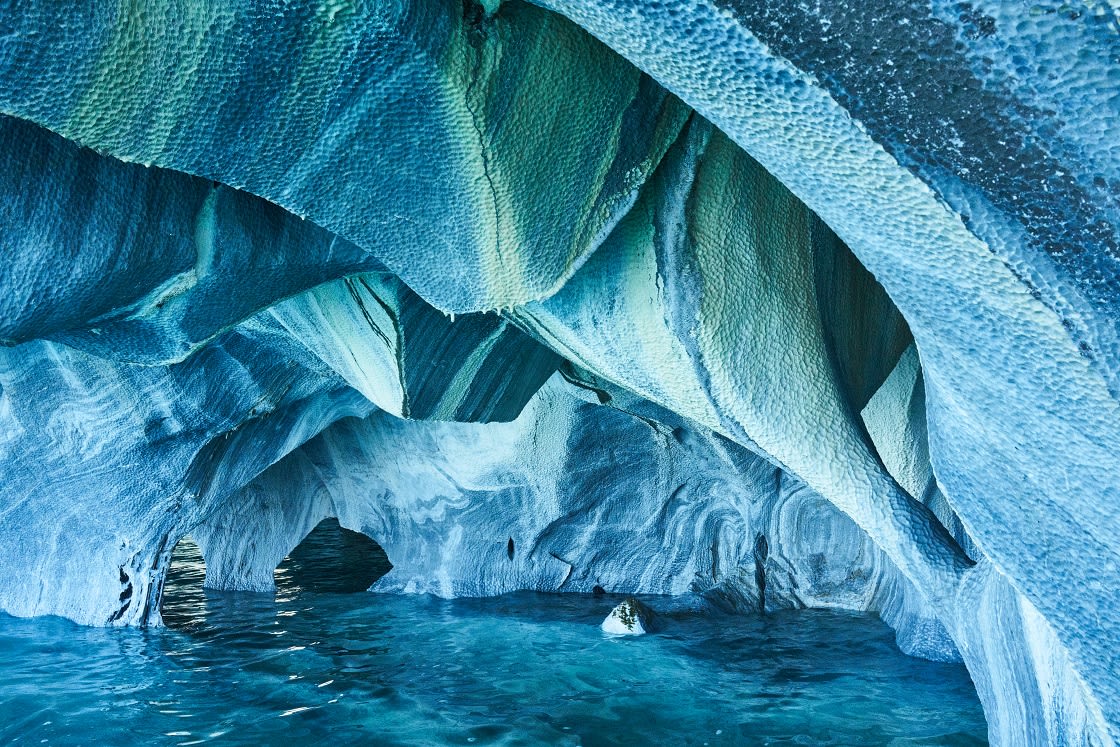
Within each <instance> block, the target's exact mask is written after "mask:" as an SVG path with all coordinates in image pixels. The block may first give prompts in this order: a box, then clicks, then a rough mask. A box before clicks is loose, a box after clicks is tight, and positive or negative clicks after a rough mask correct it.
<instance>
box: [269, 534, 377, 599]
mask: <svg viewBox="0 0 1120 747" xmlns="http://www.w3.org/2000/svg"><path fill="white" fill-rule="evenodd" d="M392 567H393V565H392V564H391V563H390V562H389V557H388V556H387V555H386V554H385V551H384V550H382V549H381V546H380V545H378V544H377V543H376V542H374V541H373V540H372V539H370V538H369V537H367V536H366V535H364V534H362V533H361V532H352V531H350V530H349V529H344V528H343V527H342V526H340V525H339V523H338V519H324V520H323V521H322V522H320V523H319V526H317V527H315V528H314V529H312V530H311V533H310V534H308V535H307V536H306V537H305V538H304V540H303V542H300V543H299V546H298V547H296V549H294V550H292V552H291V553H289V555H288V557H286V558H284V560H283V562H281V563H280V565H279V566H278V567H277V568H276V573H275V578H276V591H277V593H299V592H301V591H310V592H317V593H333V594H349V593H354V592H359V591H365V590H366V589H368V588H369V587H370V585H371V584H373V582H374V581H376V580H377V579H379V578H381V577H382V576H384V575H385V574H386V573H388V572H389V571H390V570H391V569H392Z"/></svg>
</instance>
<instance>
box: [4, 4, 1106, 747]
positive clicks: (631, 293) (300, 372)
mask: <svg viewBox="0 0 1120 747" xmlns="http://www.w3.org/2000/svg"><path fill="white" fill-rule="evenodd" d="M543 4H544V5H547V6H548V8H549V9H548V10H545V9H543V8H541V7H536V6H533V5H529V4H526V3H523V2H519V1H518V0H511V1H510V2H502V3H498V2H487V3H484V4H476V3H474V2H471V1H470V0H468V1H467V2H463V3H458V2H445V1H444V0H406V1H404V2H400V3H370V4H366V3H361V2H359V3H326V4H323V5H321V6H317V7H314V8H312V7H310V6H308V7H304V6H299V7H296V6H292V5H288V4H285V3H271V2H268V3H259V2H240V3H231V4H226V5H223V6H221V7H218V6H217V5H211V4H201V5H194V6H191V8H190V9H184V8H181V7H179V6H178V5H177V4H174V3H164V2H154V3H146V4H144V7H143V8H134V7H131V6H128V7H124V6H122V7H120V8H118V7H110V6H108V5H103V6H98V7H97V8H95V9H93V10H91V9H90V8H87V7H85V6H81V7H79V6H78V5H77V4H75V5H73V6H72V7H66V6H65V5H64V6H59V5H58V4H56V3H46V2H39V1H37V0H32V1H31V2H24V3H3V2H0V166H2V168H0V225H2V226H3V230H4V252H3V253H2V255H0V339H2V341H3V342H4V344H5V345H6V347H4V348H2V349H0V609H3V610H4V611H7V612H9V613H12V614H17V615H42V614H57V615H64V616H67V617H70V618H72V619H75V620H78V621H80V622H83V623H90V624H149V623H157V622H158V621H159V613H158V602H159V598H160V590H161V585H162V583H163V577H164V572H165V570H166V564H167V561H168V558H169V556H170V553H171V550H172V548H173V547H174V545H175V543H176V542H177V541H178V540H179V539H180V538H181V537H182V536H185V535H186V534H188V533H190V534H192V535H193V536H194V537H195V538H196V539H197V540H198V541H199V544H200V545H201V546H202V548H203V550H204V553H205V556H206V560H207V564H208V583H209V584H211V585H213V586H217V587H223V588H246V589H266V588H269V587H270V585H271V572H272V569H273V568H274V567H275V565H276V563H278V562H279V560H280V559H281V558H283V557H284V555H285V554H286V553H287V552H288V551H290V550H291V549H292V548H293V547H294V546H295V545H296V544H298V542H299V540H300V539H301V538H302V537H303V536H304V535H305V534H306V533H307V532H308V531H310V529H311V528H312V527H314V526H315V524H316V523H317V522H318V521H319V520H321V519H322V518H324V517H327V516H336V517H337V518H338V519H339V521H340V523H341V524H342V525H343V526H345V527H348V528H350V529H354V530H357V531H362V532H364V533H366V534H368V535H369V536H370V537H372V538H373V539H375V540H377V541H378V542H379V543H380V544H381V545H382V547H384V548H385V550H386V551H387V552H388V555H389V558H390V560H391V561H392V563H393V566H394V568H393V571H392V572H391V573H389V574H388V575H387V576H385V577H384V578H382V579H380V580H379V581H378V582H377V583H376V584H375V587H374V588H375V590H377V591H383V592H431V593H437V594H441V595H445V596H455V595H467V594H496V593H501V592H503V591H508V590H513V589H526V588H528V589H540V590H568V589H570V590H579V591H592V590H593V589H594V588H595V587H603V588H608V589H610V590H611V591H612V592H624V593H664V594H674V595H684V594H693V595H697V597H698V598H702V599H704V600H706V601H707V602H708V603H711V604H719V605H722V606H724V607H726V608H728V609H732V610H739V611H742V612H748V613H755V612H757V611H759V610H765V609H770V608H778V607H797V606H835V607H844V608H851V609H864V610H866V609H871V610H877V611H879V612H880V614H881V615H882V616H883V617H884V619H885V620H887V621H888V622H889V623H890V624H891V625H892V626H894V627H895V629H896V631H897V632H898V640H899V643H900V645H901V646H902V647H903V649H904V650H906V651H909V652H911V653H915V654H919V655H924V656H929V657H932V658H939V659H955V658H960V659H963V661H964V662H965V663H966V664H967V666H968V667H969V670H970V672H971V673H972V675H973V678H974V680H975V682H976V684H977V688H978V691H979V693H980V696H981V699H982V701H983V702H984V705H985V709H986V713H987V715H988V718H989V724H990V730H991V736H992V738H993V740H995V741H996V742H998V743H1002V744H1008V745H1019V744H1043V743H1055V744H1058V743H1060V744H1105V743H1113V742H1115V741H1116V740H1117V739H1120V684H1118V682H1117V678H1116V674H1115V673H1116V672H1117V671H1118V670H1120V658H1118V657H1120V653H1118V652H1120V647H1118V646H1117V643H1118V642H1120V612H1117V610H1120V546H1118V544H1117V537H1120V510H1117V505H1118V501H1120V477H1118V476H1120V458H1118V456H1117V455H1118V454H1120V411H1118V410H1120V408H1118V406H1117V396H1118V394H1120V359H1118V358H1120V331H1118V324H1120V239H1118V235H1120V199H1118V198H1117V195H1120V139H1118V138H1117V137H1116V135H1115V133H1116V132H1117V130H1118V128H1120V96H1118V95H1117V91H1118V90H1120V62H1118V60H1120V30H1118V25H1117V9H1116V7H1115V5H1110V4H1104V3H1096V4H1086V5H1079V4H1074V5H1070V4H1065V5H1061V6H1054V7H1049V6H1044V5H1037V4H1036V5H1032V6H1028V5H1023V6H1014V7H1012V6H1011V5H1008V4H994V3H971V4H967V3H966V4H959V3H944V2H940V1H939V0H938V1H936V2H933V3H931V4H928V5H920V4H911V5H906V4H904V5H897V4H891V3H883V2H866V3H861V4H858V5H855V6H852V5H850V4H833V5H823V6H822V5H819V4H818V5H815V6H806V5H804V4H799V3H794V2H786V0H768V1H767V2H762V3H753V4H752V3H745V2H739V1H738V0H720V1H719V2H715V1H713V0H685V1H683V2H676V3H661V2H652V1H651V2H646V1H645V0H595V1H594V2H587V1H586V0H547V2H545V3H543ZM1071 50H1076V54H1073V53H1071Z"/></svg>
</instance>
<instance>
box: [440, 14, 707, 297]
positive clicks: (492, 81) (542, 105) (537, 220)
mask: <svg viewBox="0 0 1120 747" xmlns="http://www.w3.org/2000/svg"><path fill="white" fill-rule="evenodd" d="M453 39H454V41H453V43H452V44H451V46H450V48H449V58H448V63H447V68H448V70H450V71H451V72H450V74H449V76H448V78H447V85H448V87H449V91H450V93H451V94H452V95H458V96H460V102H461V103H460V106H459V111H458V112H457V114H456V119H457V121H460V122H462V127H460V128H457V129H458V131H459V132H460V133H462V138H463V147H464V149H465V150H467V151H468V152H470V153H472V157H471V159H470V163H471V164H472V166H471V168H472V170H473V172H474V174H475V178H474V180H473V181H474V183H475V184H476V185H477V193H478V204H479V215H478V222H477V225H476V226H475V227H474V229H473V230H474V231H475V234H476V236H477V239H478V241H479V242H480V243H479V248H478V250H479V254H480V263H479V264H480V266H481V267H482V268H484V272H485V274H486V277H485V278H483V281H484V283H485V285H486V288H487V293H488V295H489V297H490V298H492V299H494V301H495V306H498V305H501V304H504V303H508V302H517V303H522V302H525V301H529V300H536V299H540V298H543V297H546V296H548V295H551V294H552V293H554V292H555V291H556V290H558V289H559V287H560V286H561V285H562V284H563V282H564V281H565V280H566V279H567V278H568V277H570V275H571V274H572V273H573V272H574V271H575V269H577V268H578V266H579V265H580V264H581V263H582V262H583V260H584V259H585V258H586V256H587V255H588V253H589V252H590V251H592V250H594V249H595V247H596V246H597V243H598V241H599V240H600V239H601V238H602V234H603V232H604V229H605V228H606V227H607V225H608V221H609V220H610V219H611V218H612V213H613V212H614V211H615V210H616V209H617V208H618V207H619V206H620V204H621V203H623V201H624V200H626V199H628V196H629V195H630V194H631V193H633V192H635V191H636V190H637V189H638V187H639V186H641V184H643V183H644V182H645V180H646V179H647V178H648V176H649V174H650V173H651V172H652V170H653V169H654V168H655V167H656V165H657V163H658V162H659V161H660V159H661V157H662V156H663V155H664V152H665V151H666V150H667V149H668V147H669V145H670V144H671V143H672V141H673V139H674V138H675V137H676V135H677V133H678V132H679V130H680V128H681V126H682V125H683V123H684V121H685V119H686V117H687V109H686V108H685V107H684V105H683V104H680V102H678V101H677V100H676V99H671V98H670V99H667V101H669V102H670V103H669V104H667V105H666V106H664V107H663V111H662V112H661V116H660V117H659V118H658V119H657V120H656V121H655V122H653V123H645V124H646V126H649V127H651V128H652V130H653V135H652V138H651V139H650V142H651V143H653V146H652V147H651V148H650V152H649V154H648V155H647V157H646V158H645V159H643V160H642V161H641V162H640V163H638V164H636V165H635V166H634V167H633V168H631V169H630V170H629V173H627V174H625V176H624V178H623V180H622V182H621V183H616V184H609V185H608V184H607V178H608V174H609V173H610V171H611V168H612V166H613V165H614V162H615V160H616V158H617V156H618V154H619V151H620V149H621V146H622V145H623V138H626V137H637V136H638V135H637V134H636V133H624V132H623V131H622V128H623V126H624V123H625V116H624V114H625V112H626V111H627V109H628V108H629V107H630V106H632V105H634V103H635V99H636V97H637V96H638V92H639V89H638V83H639V80H640V73H639V71H638V70H636V69H635V68H633V67H632V66H631V65H629V64H627V63H626V62H625V61H624V60H623V59H622V58H620V57H619V56H618V55H616V54H613V53H612V52H611V51H610V50H609V49H608V48H607V47H605V46H604V45H602V44H601V43H600V42H598V41H597V40H595V39H594V38H592V37H591V36H590V35H588V34H587V33H586V32H584V31H583V30H582V29H580V28H578V27H577V26H575V25H574V24H572V23H571V22H569V21H567V20H565V19H563V18H561V17H559V16H556V15H554V14H551V13H547V12H546V11H543V10H541V9H540V8H537V7H535V6H532V5H528V4H525V3H519V2H518V3H505V4H503V5H502V6H501V8H500V9H499V10H498V12H497V14H496V15H494V16H493V17H481V16H480V17H479V18H476V19H473V20H472V19H467V20H463V21H462V26H461V28H460V31H459V33H457V34H455V35H454V37H453ZM643 137H649V136H643ZM605 187H606V188H609V189H610V190H611V192H612V193H614V194H616V195H617V197H616V198H615V199H614V200H613V201H612V200H608V201H607V202H605V203H603V204H600V203H602V194H603V191H604V188H605ZM572 215H575V216H576V218H575V219H574V220H572V219H571V217H570V216H572Z"/></svg>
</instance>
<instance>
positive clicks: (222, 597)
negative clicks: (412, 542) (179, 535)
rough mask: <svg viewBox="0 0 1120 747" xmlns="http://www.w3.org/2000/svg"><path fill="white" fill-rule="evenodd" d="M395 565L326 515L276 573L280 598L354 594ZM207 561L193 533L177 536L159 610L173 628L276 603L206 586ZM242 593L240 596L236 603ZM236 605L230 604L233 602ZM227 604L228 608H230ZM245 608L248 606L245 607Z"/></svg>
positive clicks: (364, 538)
mask: <svg viewBox="0 0 1120 747" xmlns="http://www.w3.org/2000/svg"><path fill="white" fill-rule="evenodd" d="M392 568H393V566H392V564H391V563H390V562H389V557H388V556H387V555H386V554H385V551H384V550H383V549H382V548H381V546H380V545H379V544H377V543H376V542H375V541H373V540H372V539H370V538H369V537H367V536H366V535H364V534H362V533H361V532H354V531H351V530H349V529H344V528H343V527H342V526H341V525H340V524H339V523H338V519H324V520H323V521H322V522H320V523H319V525H318V526H316V527H315V528H314V529H313V530H311V532H310V533H309V534H308V535H307V536H306V537H304V538H303V541H302V542H300V543H299V545H298V546H296V548H295V549H294V550H292V551H291V552H290V553H289V554H288V556H287V557H285V558H284V560H283V561H281V562H280V565H279V566H277V568H276V570H275V571H274V572H273V578H274V580H275V582H276V594H277V598H287V599H291V598H292V597H294V596H296V595H298V594H300V593H302V592H313V593H328V594H351V593H356V592H361V591H366V590H367V589H368V588H369V587H370V586H371V585H372V584H373V583H374V582H375V581H377V579H379V578H381V577H382V576H384V575H385V574H386V573H388V572H389V571H390V570H392ZM205 581H206V562H205V560H204V559H203V557H202V550H201V549H200V548H199V546H198V544H197V543H196V542H195V541H194V539H192V538H191V537H190V536H189V535H188V536H185V537H183V539H181V540H179V542H178V544H176V545H175V549H174V550H172V552H171V561H170V563H169V565H168V568H167V576H166V578H165V580H164V586H163V594H162V597H161V600H160V614H161V616H162V617H163V621H164V624H166V625H167V626H168V627H171V628H191V627H193V626H195V625H196V624H200V623H202V622H204V621H205V619H206V616H207V614H208V613H215V612H217V611H218V610H219V609H221V610H225V611H227V612H232V610H233V608H242V607H245V605H249V606H250V607H252V606H253V605H259V604H272V597H266V598H264V599H261V598H260V597H261V595H257V594H253V595H250V596H252V597H254V598H255V601H253V602H252V603H251V604H250V603H249V601H248V597H245V596H244V595H242V594H241V593H239V592H233V593H232V596H231V594H230V593H229V592H218V591H213V590H209V589H206V588H204V583H205ZM238 597H240V599H241V601H240V602H238V603H237V604H234V601H235V600H236V599H237V598H238ZM231 605H232V606H231ZM227 608H229V609H227ZM243 611H247V610H243Z"/></svg>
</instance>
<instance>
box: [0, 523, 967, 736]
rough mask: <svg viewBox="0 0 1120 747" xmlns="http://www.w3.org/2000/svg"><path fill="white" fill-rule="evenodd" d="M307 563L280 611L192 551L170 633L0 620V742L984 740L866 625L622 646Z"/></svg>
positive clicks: (176, 579)
mask: <svg viewBox="0 0 1120 747" xmlns="http://www.w3.org/2000/svg"><path fill="white" fill-rule="evenodd" d="M193 552H196V551H193ZM293 554H294V553H293ZM308 565H309V564H307V563H305V564H304V565H303V566H302V567H301V566H300V565H299V564H298V563H287V564H285V566H282V568H281V570H280V571H279V572H278V574H277V577H278V586H279V588H278V592H277V594H276V595H275V596H274V595H271V594H247V593H218V592H204V591H202V590H201V589H200V588H198V582H200V581H201V563H200V561H199V559H198V558H197V555H193V556H192V549H191V547H190V546H189V545H187V543H181V545H180V548H179V550H178V551H177V559H176V563H175V565H174V567H173V577H172V578H171V579H170V580H169V587H170V588H169V592H168V597H167V599H166V600H165V605H164V615H165V619H166V620H167V621H168V624H169V626H171V625H173V626H174V627H168V628H164V629H153V630H146V631H142V630H105V629H89V628H82V627H78V626H76V625H73V624H70V623H68V622H66V621H63V620H58V619H40V620H17V619H13V618H9V617H4V616H0V743H5V744H8V743H11V744H40V743H43V744H90V745H141V744H145V745H146V744H180V745H190V744H202V743H206V742H215V743H217V744H252V745H257V744H285V745H297V744H298V745H302V744H323V743H332V742H333V743H334V744H349V743H364V744H377V745H435V744H456V745H458V744H462V745H465V744H479V745H481V744H517V745H536V744H556V745H661V744H666V745H673V744H680V745H704V744H709V745H727V744H746V745H754V744H760V745H761V744H775V745H777V744H782V745H792V744H798V745H801V744H805V745H826V744H828V745H860V744H867V745H883V744H895V745H918V744H922V745H974V744H984V743H986V738H985V734H986V728H985V725H984V719H983V714H982V713H981V710H980V705H979V703H978V701H977V699H976V694H975V692H974V690H973V688H972V684H971V682H970V680H969V678H968V674H967V672H966V671H965V670H964V668H963V667H960V666H952V665H945V664H934V663H931V662H926V661H921V660H918V659H913V658H910V657H907V656H904V655H902V654H901V653H900V652H899V651H898V650H897V649H896V648H895V646H894V643H893V638H892V635H891V632H890V630H889V629H887V628H886V627H885V626H884V625H883V624H882V623H881V622H880V621H879V620H878V619H877V618H875V617H874V616H869V615H860V614H847V613H833V612H790V613H782V614H772V615H768V616H767V617H765V618H754V617H730V616H727V617H725V616H710V615H700V614H696V613H690V614H681V615H670V616H666V617H665V618H664V619H663V621H662V622H663V628H662V629H661V630H660V631H659V632H658V633H656V634H652V635H648V636H645V637H641V638H631V639H616V638H609V637H606V636H604V635H603V634H602V633H601V632H600V631H599V629H598V624H599V623H600V622H601V621H602V619H603V617H604V616H605V615H606V614H607V612H608V611H609V610H610V608H611V606H612V605H613V604H614V603H615V602H616V601H617V599H616V598H613V597H606V598H604V597H593V596H589V595H574V594H571V595H560V594H555V595H547V594H532V593H520V594H512V595H507V596H503V597H498V598H492V599H482V600H455V601H446V600H439V599H433V598H428V597H395V596H381V595H375V594H367V593H364V592H359V593H349V594H343V593H331V592H325V591H321V590H314V591H313V590H309V589H308V588H306V586H308V584H307V583H306V581H305V580H304V581H301V578H303V579H306V574H307V570H308ZM310 566H311V567H312V570H314V562H311V563H310ZM301 583H303V585H302V586H301ZM648 601H649V602H650V603H651V604H653V605H654V606H655V607H656V606H657V604H658V600H657V599H656V598H653V599H650V600H648Z"/></svg>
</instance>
